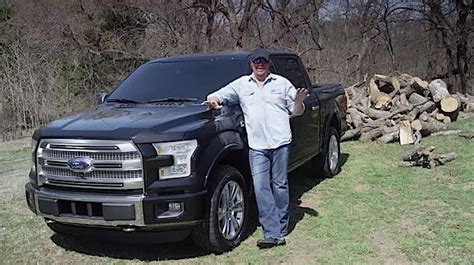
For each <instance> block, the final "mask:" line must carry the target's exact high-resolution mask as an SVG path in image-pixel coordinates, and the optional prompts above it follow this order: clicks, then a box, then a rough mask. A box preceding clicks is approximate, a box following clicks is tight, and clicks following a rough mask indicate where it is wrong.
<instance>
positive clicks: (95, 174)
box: [43, 167, 143, 181]
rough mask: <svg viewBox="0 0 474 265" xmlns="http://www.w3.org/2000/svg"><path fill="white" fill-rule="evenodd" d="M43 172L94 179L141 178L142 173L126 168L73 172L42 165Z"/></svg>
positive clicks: (51, 175)
mask: <svg viewBox="0 0 474 265" xmlns="http://www.w3.org/2000/svg"><path fill="white" fill-rule="evenodd" d="M43 172H44V173H45V174H46V175H48V176H50V177H61V178H64V177H66V178H78V179H79V178H80V179H81V180H82V179H84V178H86V179H87V178H93V179H96V180H95V181H97V179H137V178H141V177H142V175H143V173H142V171H141V170H127V171H118V170H115V171H112V170H107V171H106V170H97V171H91V172H87V173H80V172H73V171H71V170H69V169H66V168H54V167H43Z"/></svg>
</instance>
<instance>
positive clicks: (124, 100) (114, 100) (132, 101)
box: [107, 98, 143, 104]
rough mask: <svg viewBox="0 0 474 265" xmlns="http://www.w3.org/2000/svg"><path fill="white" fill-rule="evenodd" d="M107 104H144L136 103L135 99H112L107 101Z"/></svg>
mask: <svg viewBox="0 0 474 265" xmlns="http://www.w3.org/2000/svg"><path fill="white" fill-rule="evenodd" d="M107 102H118V103H137V104H142V103H143V102H140V101H136V100H133V99H128V98H112V99H107Z"/></svg>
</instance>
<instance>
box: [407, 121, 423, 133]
mask: <svg viewBox="0 0 474 265" xmlns="http://www.w3.org/2000/svg"><path fill="white" fill-rule="evenodd" d="M410 125H411V128H412V129H413V130H415V131H421V129H422V128H423V127H422V126H421V122H420V121H419V120H414V121H412V122H411V124H410Z"/></svg>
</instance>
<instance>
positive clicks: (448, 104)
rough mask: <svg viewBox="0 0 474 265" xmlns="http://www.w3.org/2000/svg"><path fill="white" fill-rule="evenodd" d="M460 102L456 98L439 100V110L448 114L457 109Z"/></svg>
mask: <svg viewBox="0 0 474 265" xmlns="http://www.w3.org/2000/svg"><path fill="white" fill-rule="evenodd" d="M459 105H460V100H459V99H458V98H456V97H452V96H449V97H445V98H443V99H441V110H442V111H443V112H446V113H450V112H453V111H456V110H458V109H459Z"/></svg>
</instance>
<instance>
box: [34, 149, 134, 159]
mask: <svg viewBox="0 0 474 265" xmlns="http://www.w3.org/2000/svg"><path fill="white" fill-rule="evenodd" d="M43 155H44V156H45V157H48V158H50V159H57V160H69V159H71V158H73V157H78V156H87V157H90V158H92V159H93V160H102V161H117V160H118V161H120V160H132V159H140V154H139V153H138V152H126V153H115V152H93V153H92V152H78V151H66V150H54V149H53V150H51V149H46V150H44V151H43Z"/></svg>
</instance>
